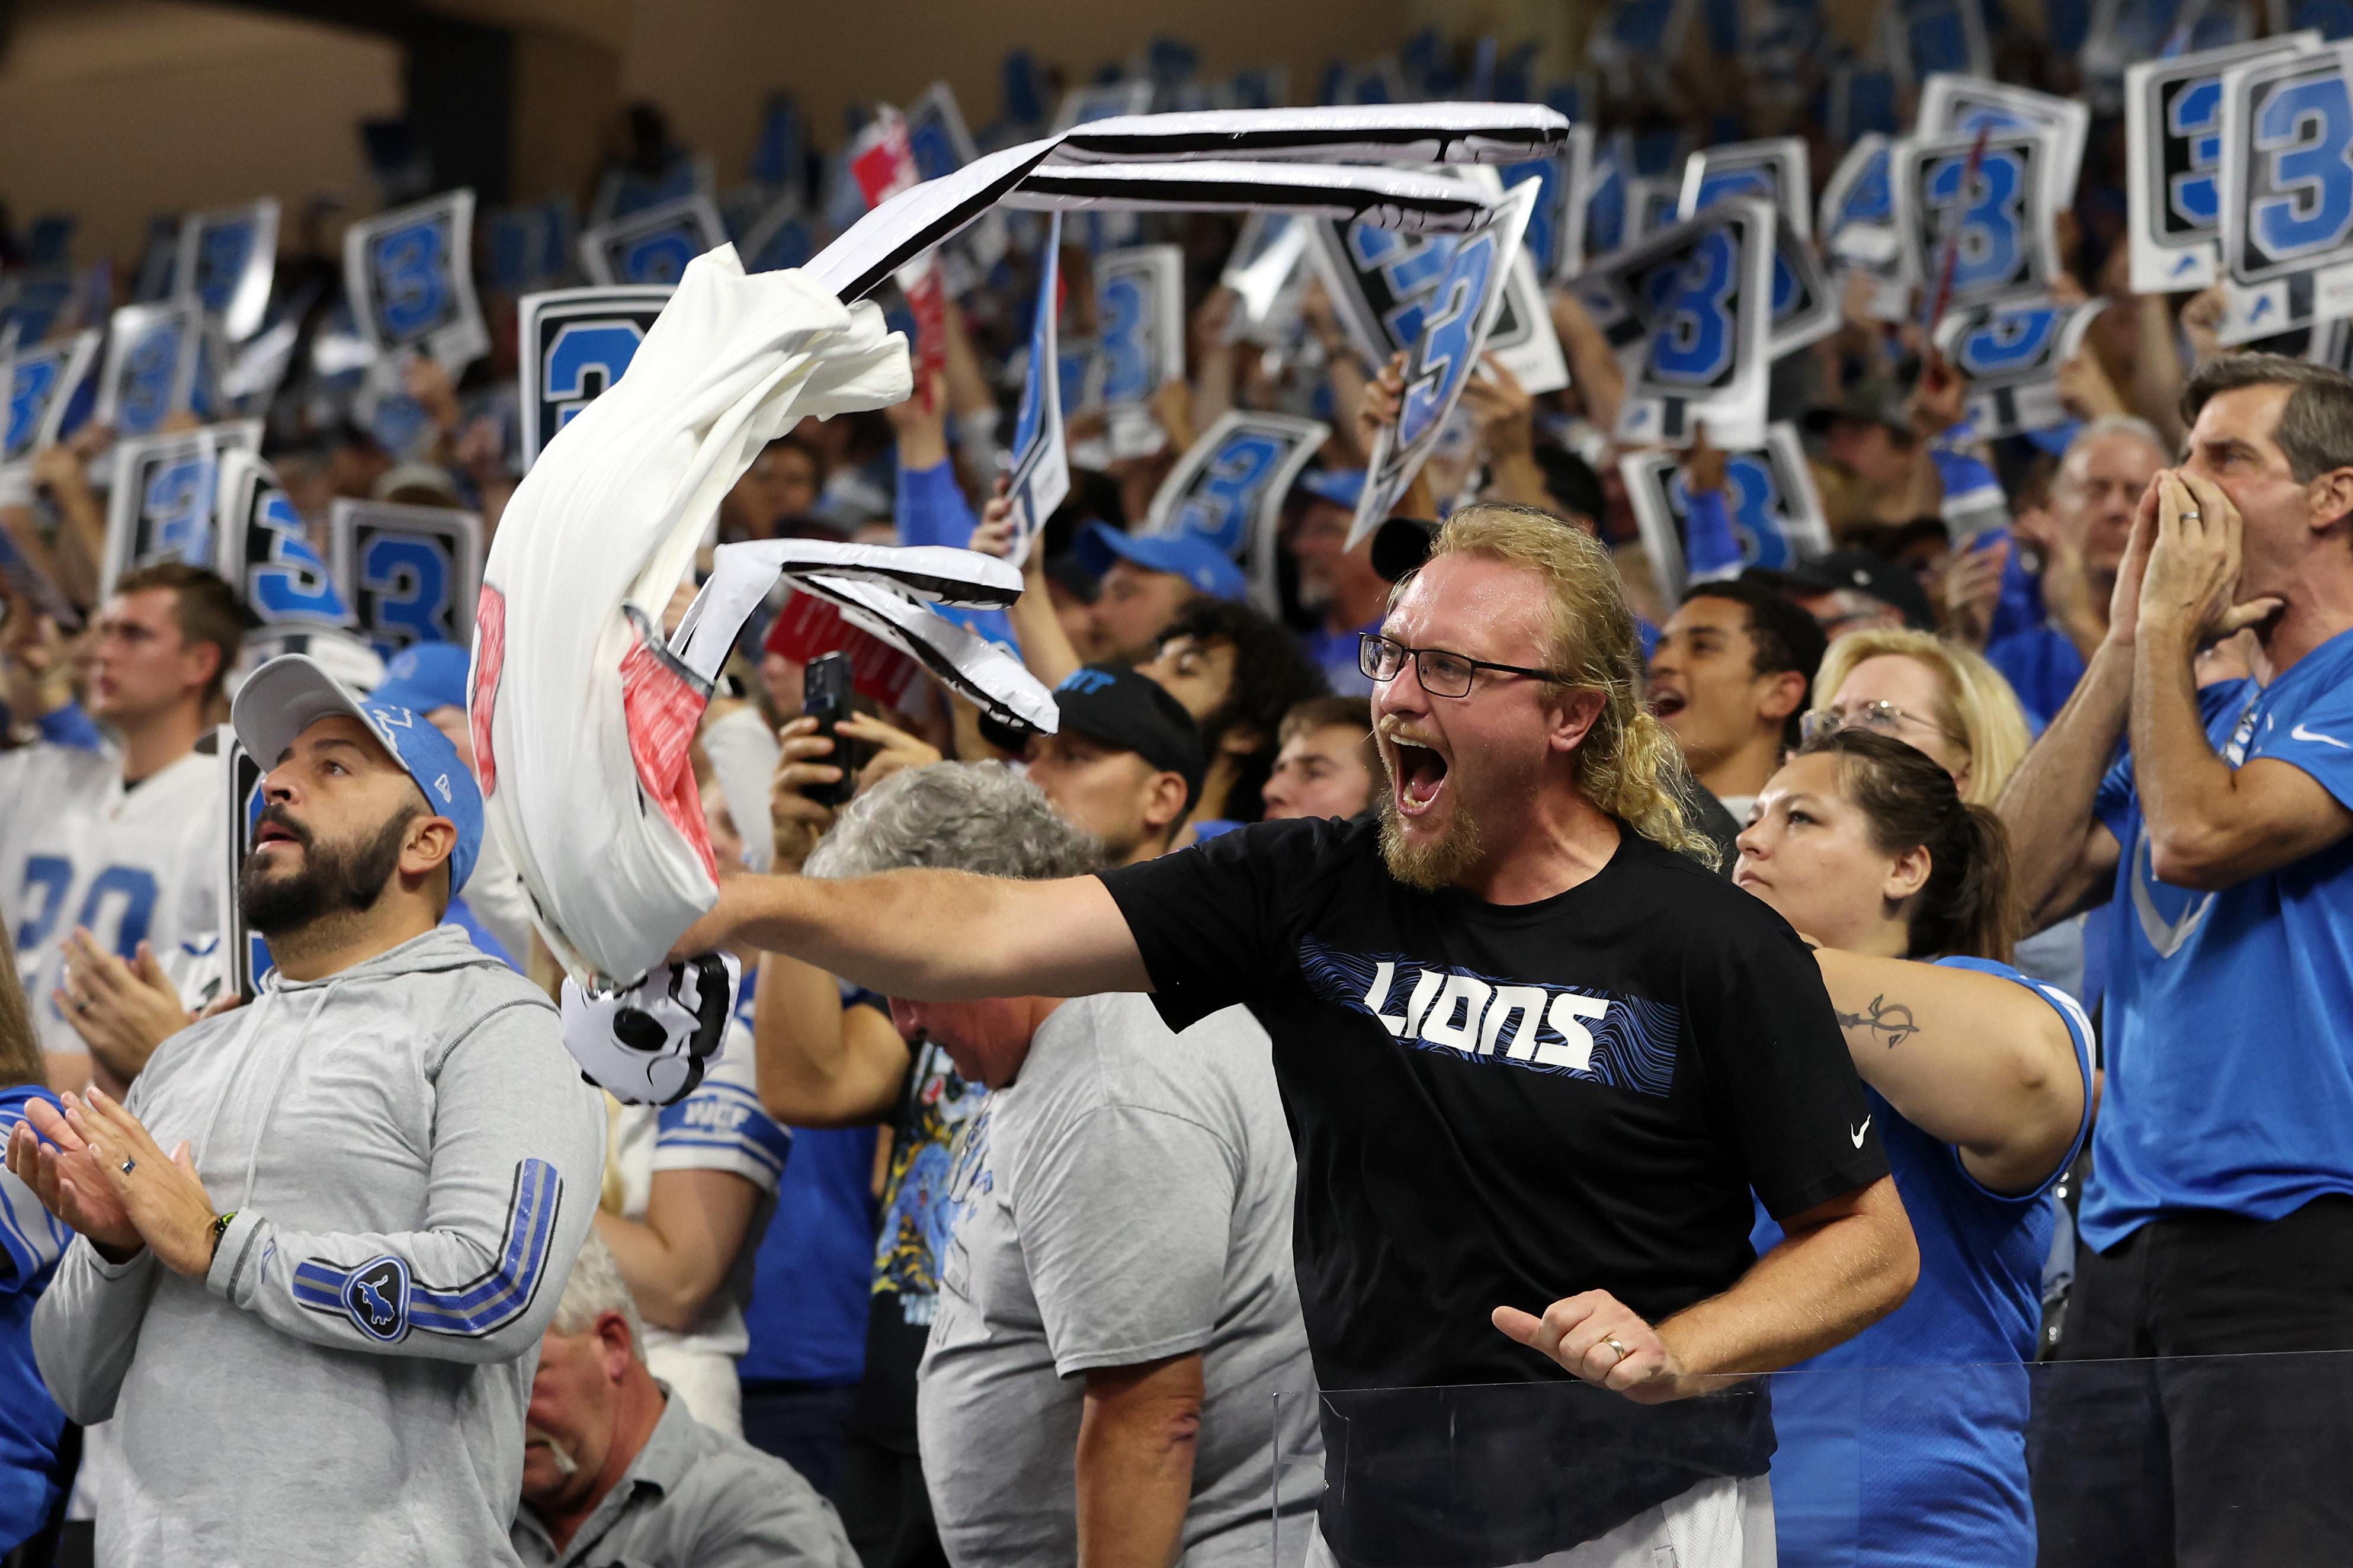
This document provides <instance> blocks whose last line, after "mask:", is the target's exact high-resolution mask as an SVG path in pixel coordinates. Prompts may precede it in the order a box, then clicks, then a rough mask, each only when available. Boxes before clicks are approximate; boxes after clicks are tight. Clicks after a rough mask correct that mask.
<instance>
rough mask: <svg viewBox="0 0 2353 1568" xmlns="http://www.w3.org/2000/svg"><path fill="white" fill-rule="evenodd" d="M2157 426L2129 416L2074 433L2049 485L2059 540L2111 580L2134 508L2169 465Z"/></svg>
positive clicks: (2111, 418)
mask: <svg viewBox="0 0 2353 1568" xmlns="http://www.w3.org/2000/svg"><path fill="white" fill-rule="evenodd" d="M2168 460H2169V459H2168V455H2167V452H2166V449H2165V442H2164V438H2163V437H2160V436H2158V433H2157V428H2156V426H2152V425H2150V424H2149V423H2148V421H2147V420H2145V419H2135V418H2133V417H2132V416H2129V415H2121V414H2118V415H2109V416H2105V417H2103V418H2099V419H2094V420H2093V421H2092V422H2091V423H2089V424H2087V425H2085V426H2084V428H2083V429H2081V430H2080V431H2078V432H2076V434H2075V438H2074V439H2073V441H2071V442H2069V443H2068V444H2067V455H2066V457H2065V458H2063V459H2062V460H2061V462H2060V465H2059V478H2058V480H2057V482H2056V483H2054V484H2053V485H2052V487H2051V517H2052V522H2053V523H2054V524H2055V525H2056V528H2057V531H2058V532H2059V534H2060V537H2061V538H2062V539H2063V540H2065V541H2067V542H2071V543H2073V545H2074V546H2075V547H2076V548H2077V549H2078V550H2081V551H2082V552H2084V567H2085V569H2086V570H2088V571H2091V572H2094V573H2097V574H2102V575H2104V576H2113V575H2114V574H2115V573H2116V568H2117V566H2118V565H2119V564H2120V563H2122V562H2123V561H2124V558H2125V545H2126V542H2128V541H2129V540H2130V539H2131V537H2132V520H2133V509H2134V508H2136V507H2137V506H2138V505H2139V504H2140V498H2141V493H2142V492H2143V491H2144V490H2146V489H2148V484H2149V481H2150V480H2151V479H2155V478H2156V477H2157V472H2158V469H2159V468H2164V467H2165V465H2166V463H2167V462H2168Z"/></svg>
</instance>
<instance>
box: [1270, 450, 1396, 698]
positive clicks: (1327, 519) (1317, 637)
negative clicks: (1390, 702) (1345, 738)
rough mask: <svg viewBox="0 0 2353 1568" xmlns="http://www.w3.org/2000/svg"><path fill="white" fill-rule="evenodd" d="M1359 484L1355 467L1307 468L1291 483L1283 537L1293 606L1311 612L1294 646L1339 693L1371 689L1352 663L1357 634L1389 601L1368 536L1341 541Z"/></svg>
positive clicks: (1377, 619) (1360, 474)
mask: <svg viewBox="0 0 2353 1568" xmlns="http://www.w3.org/2000/svg"><path fill="white" fill-rule="evenodd" d="M1364 488H1365V470H1364V469H1362V468H1314V469H1310V470H1309V471H1308V472H1306V473H1303V474H1302V475H1300V476H1299V479H1298V482H1297V483H1295V484H1293V486H1292V487H1291V500H1290V511H1291V517H1290V520H1289V522H1288V525H1287V531H1286V533H1285V535H1284V538H1283V543H1284V544H1285V545H1286V546H1287V547H1288V548H1289V549H1290V551H1291V552H1292V554H1293V555H1294V556H1295V557H1297V559H1298V562H1299V604H1300V607H1301V608H1302V609H1303V610H1306V611H1307V612H1309V613H1310V614H1312V615H1313V616H1314V617H1315V626H1314V630H1312V631H1304V632H1302V633H1300V634H1299V646H1300V647H1302V648H1303V649H1304V650H1305V652H1306V654H1307V657H1308V658H1310V659H1312V660H1313V661H1314V664H1315V667H1316V668H1319V669H1321V670H1322V671H1323V672H1324V679H1325V680H1326V681H1327V682H1329V683H1330V685H1331V688H1332V689H1333V690H1334V691H1335V692H1337V693H1338V694H1339V695H1341V696H1343V697H1368V696H1370V695H1371V694H1372V689H1373V683H1372V682H1371V681H1370V680H1369V679H1366V676H1365V672H1364V671H1363V670H1361V669H1358V668H1356V638H1357V637H1358V635H1359V634H1361V633H1364V632H1377V631H1378V630H1380V629H1381V617H1382V616H1384V615H1387V614H1388V607H1389V582H1388V578H1387V577H1385V576H1383V575H1382V574H1381V572H1380V569H1379V568H1378V567H1377V566H1375V565H1374V564H1373V549H1372V544H1371V541H1370V539H1369V538H1367V539H1364V540H1359V541H1358V542H1356V547H1355V548H1354V549H1350V548H1349V546H1348V530H1349V525H1350V524H1351V523H1352V522H1353V521H1355V519H1356V498H1357V497H1358V496H1359V495H1360V494H1362V493H1363V491H1364Z"/></svg>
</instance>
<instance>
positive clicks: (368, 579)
mask: <svg viewBox="0 0 2353 1568" xmlns="http://www.w3.org/2000/svg"><path fill="white" fill-rule="evenodd" d="M359 568H360V574H359V584H360V591H361V592H362V593H364V594H368V595H373V596H374V601H375V602H374V609H375V614H374V615H373V616H370V617H369V618H370V621H371V624H372V626H374V629H375V631H376V632H378V633H379V634H390V636H389V638H387V637H385V636H383V635H379V636H378V637H376V638H375V645H376V648H377V650H378V651H379V652H382V653H385V654H386V655H389V654H393V653H397V652H398V651H399V650H400V649H402V648H404V647H407V646H408V645H409V644H410V643H417V642H446V641H451V640H454V639H453V638H452V637H451V635H450V634H451V632H452V631H453V630H454V629H455V628H454V627H453V626H451V624H450V617H449V611H450V603H449V586H450V578H451V577H452V575H453V573H452V572H451V570H450V562H449V552H448V547H447V546H445V545H443V544H442V543H441V542H439V541H438V540H433V539H427V538H424V537H421V536H419V535H415V534H403V533H379V534H376V535H375V536H374V537H373V538H371V539H369V540H368V541H367V542H366V544H365V545H364V546H363V548H362V549H361V551H360V559H359Z"/></svg>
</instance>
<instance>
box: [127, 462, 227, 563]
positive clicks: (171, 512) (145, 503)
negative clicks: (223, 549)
mask: <svg viewBox="0 0 2353 1568" xmlns="http://www.w3.org/2000/svg"><path fill="white" fill-rule="evenodd" d="M214 471H215V470H214V468H213V462H212V459H211V458H208V457H191V458H180V459H179V460H177V461H175V462H172V463H167V464H165V465H164V467H162V468H157V469H156V470H155V471H154V473H153V475H151V476H150V477H149V478H148V480H147V489H146V493H145V494H144V495H142V497H141V498H140V508H139V510H140V514H141V516H142V518H143V519H144V520H145V521H146V524H147V539H146V544H145V548H144V549H142V551H141V552H139V553H140V556H141V558H142V560H157V559H163V558H166V557H169V558H173V559H176V560H181V561H208V560H210V559H211V556H212V549H211V545H212V541H211V538H210V534H211V530H210V529H209V528H208V527H207V526H206V525H207V524H208V523H209V522H210V521H211V520H212V495H213V474H214Z"/></svg>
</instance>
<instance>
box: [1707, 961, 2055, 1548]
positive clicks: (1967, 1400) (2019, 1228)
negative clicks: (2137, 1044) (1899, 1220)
mask: <svg viewBox="0 0 2353 1568" xmlns="http://www.w3.org/2000/svg"><path fill="white" fill-rule="evenodd" d="M1938 962H1939V963H1943V964H1945V965H1947V966H1948V967H1951V968H1956V969H1974V970H1977V971H1978V972H1980V973H1987V974H1994V975H1999V976H2000V977H2001V978H2003V979H2005V980H2010V981H2015V982H2016V983H2017V984H2021V985H2023V986H2025V987H2026V988H2027V989H2028V990H2030V991H2031V992H2033V993H2034V994H2036V995H2037V996H2040V997H2041V998H2042V1000H2043V1001H2045V1002H2047V1003H2049V1004H2050V1005H2051V1006H2052V1010H2053V1011H2055V1012H2056V1013H2057V1014H2058V1015H2059V1016H2060V1018H2061V1019H2062V1020H2063V1022H2064V1023H2065V1024H2066V1026H2067V1033H2068V1036H2069V1037H2070V1038H2071V1039H2072V1040H2073V1042H2074V1047H2075V1070H2076V1072H2077V1074H2078V1075H2079V1076H2080V1077H2081V1079H2082V1080H2083V1086H2084V1110H2083V1114H2082V1115H2081V1117H2080V1118H2079V1119H2078V1121H2077V1122H2076V1127H2075V1137H2074V1140H2073V1142H2070V1143H2069V1144H2068V1146H2067V1149H2066V1151H2065V1152H2063V1153H2062V1154H2060V1155H2059V1156H2058V1157H2056V1158H2055V1159H2053V1160H2052V1163H2051V1169H2050V1171H2049V1172H2048V1173H2046V1174H2045V1175H2044V1177H2043V1178H2042V1181H2041V1182H2040V1183H2038V1184H2036V1185H2035V1186H2034V1187H2032V1188H2031V1189H2030V1190H2028V1191H2026V1192H2022V1193H1996V1192H1989V1191H1988V1190H1987V1189H1986V1188H1984V1187H1982V1186H1980V1185H1978V1182H1977V1180H1976V1178H1974V1177H1972V1176H1971V1175H1970V1174H1969V1173H1968V1171H1967V1170H1966V1169H1965V1168H1964V1167H1963V1166H1962V1164H1961V1157H1960V1152H1959V1151H1958V1150H1957V1149H1955V1148H1954V1147H1953V1145H1951V1144H1949V1143H1945V1142H1939V1141H1937V1140H1936V1139H1935V1138H1932V1137H1930V1136H1929V1135H1928V1134H1927V1133H1926V1132H1923V1131H1920V1129H1919V1128H1917V1127H1915V1126H1914V1125H1913V1124H1912V1123H1911V1122H1910V1121H1906V1120H1905V1118H1904V1116H1903V1115H1902V1113H1900V1112H1899V1111H1897V1110H1896V1109H1895V1108H1894V1106H1892V1105H1890V1104H1889V1103H1888V1102H1887V1101H1886V1100H1883V1099H1882V1098H1881V1097H1880V1095H1879V1093H1878V1091H1877V1090H1875V1089H1871V1088H1870V1087H1869V1086H1867V1085H1866V1086H1865V1088H1864V1090H1863V1092H1864V1093H1865V1094H1866V1095H1867V1096H1868V1097H1869V1099H1870V1101H1871V1118H1872V1125H1873V1127H1875V1128H1877V1129H1879V1131H1880V1132H1881V1135H1882V1136H1883V1137H1884V1138H1885V1139H1886V1142H1887V1158H1888V1162H1889V1163H1891V1164H1892V1165H1893V1166H1894V1175H1895V1188H1896V1191H1897V1192H1898V1193H1899V1194H1901V1195H1902V1197H1903V1199H1904V1212H1905V1214H1906V1215H1910V1216H1911V1220H1912V1233H1913V1235H1914V1236H1915V1237H1917V1238H1918V1239H1919V1243H1920V1279H1919V1282H1918V1283H1917V1284H1915V1285H1914V1286H1913V1287H1912V1294H1911V1295H1910V1296H1908V1297H1906V1298H1905V1302H1904V1305H1902V1306H1901V1307H1898V1308H1897V1309H1896V1310H1894V1311H1893V1312H1891V1313H1889V1314H1888V1315H1887V1316H1886V1317H1884V1318H1882V1319H1881V1320H1880V1321H1878V1322H1876V1323H1873V1325H1872V1326H1871V1327H1869V1328H1867V1329H1865V1330H1863V1331H1862V1332H1861V1333H1859V1334H1857V1335H1856V1336H1855V1337H1854V1338H1852V1339H1851V1340H1849V1341H1847V1342H1846V1343H1844V1344H1842V1345H1836V1346H1833V1347H1832V1348H1831V1349H1830V1350H1827V1351H1825V1352H1822V1353H1821V1354H1820V1355H1818V1356H1815V1357H1813V1358H1812V1359H1810V1360H1808V1361H1802V1362H1799V1363H1798V1364H1797V1365H1795V1366H1793V1367H1791V1368H1789V1369H1788V1370H1789V1375H1788V1376H1786V1377H1777V1378H1775V1379H1774V1380H1773V1427H1774V1433H1775V1436H1778V1438H1779V1440H1780V1446H1779V1447H1778V1448H1777V1449H1776V1450H1775V1451H1774V1455H1773V1521H1774V1531H1775V1534H1776V1535H1777V1537H1778V1540H1779V1543H1780V1551H1781V1555H1782V1560H1783V1561H1785V1562H1788V1563H1805V1564H1807V1565H1808V1568H1858V1565H1878V1564H1895V1563H1903V1564H1910V1565H1925V1564H1943V1563H2031V1562H2033V1561H2034V1542H2035V1535H2034V1508H2033V1503H2032V1500H2031V1496H2030V1494H2029V1492H2028V1490H2027V1477H2026V1421H2027V1416H2028V1415H2029V1413H2030V1407H2031V1397H2030V1390H2029V1388H2028V1386H2027V1381H2026V1366H2025V1363H2028V1362H2031V1361H2032V1360H2033V1359H2034V1355H2035V1351H2036V1348H2037V1346H2036V1340H2037V1336H2038V1334H2039V1332H2040V1331H2041V1328H2042V1266H2043V1260H2044V1259H2045V1258H2048V1257H2049V1256H2050V1252H2051V1233H2052V1227H2053V1226H2054V1225H2055V1224H2056V1222H2057V1218H2058V1208H2059V1205H2058V1200H2057V1199H2055V1198H2054V1197H2052V1194H2051V1189H2052V1185H2053V1184H2055V1183H2056V1182H2057V1181H2058V1180H2059V1178H2060V1176H2061V1175H2062V1174H2063V1173H2065V1172H2066V1170H2067V1167H2068V1166H2070V1165H2072V1164H2073V1163H2074V1160H2075V1155H2076V1152H2077V1151H2078V1150H2079V1149H2081V1147H2082V1146H2083V1141H2084V1133H2085V1131H2087V1130H2088V1129H2089V1127H2090V1125H2091V1120H2092V1026H2091V1021H2090V1020H2089V1019H2088V1018H2086V1017H2085V1016H2084V1010H2083V1009H2082V1008H2081V1007H2079V1006H2077V1005H2076V1004H2075V999H2074V998H2073V997H2072V996H2070V995H2068V994H2066V993H2065V992H2063V991H2061V990H2058V989H2057V988H2055V987H2053V986H2050V985H2046V984H2042V983H2041V982H2040V981H2035V980H2030V979H2028V978H2027V977H2026V976H2025V975H2024V974H2021V973H2019V971H2017V970H2016V969H2013V968H2011V967H2010V965H2008V964H2006V963H1990V962H1989V961H1987V960H1985V959H1981V958H1947V959H1941V960H1939V961H1938ZM1780 1239H1781V1228H1780V1226H1777V1225H1775V1224H1774V1223H1773V1222H1772V1221H1771V1220H1760V1221H1759V1222H1758V1224H1757V1232H1756V1236H1755V1237H1754V1240H1755V1242H1756V1245H1757V1249H1758V1250H1759V1251H1762V1250H1764V1249H1765V1248H1767V1247H1772V1246H1774V1245H1776V1244H1778V1242H1779V1241H1780Z"/></svg>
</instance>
